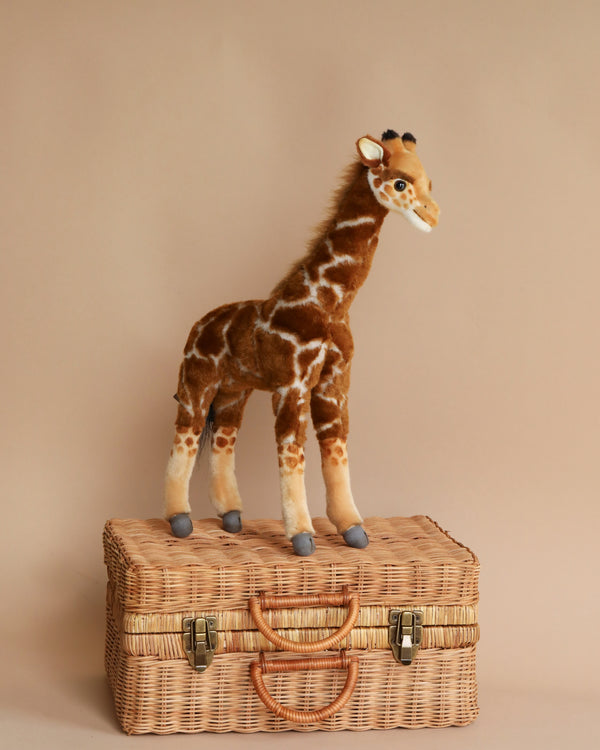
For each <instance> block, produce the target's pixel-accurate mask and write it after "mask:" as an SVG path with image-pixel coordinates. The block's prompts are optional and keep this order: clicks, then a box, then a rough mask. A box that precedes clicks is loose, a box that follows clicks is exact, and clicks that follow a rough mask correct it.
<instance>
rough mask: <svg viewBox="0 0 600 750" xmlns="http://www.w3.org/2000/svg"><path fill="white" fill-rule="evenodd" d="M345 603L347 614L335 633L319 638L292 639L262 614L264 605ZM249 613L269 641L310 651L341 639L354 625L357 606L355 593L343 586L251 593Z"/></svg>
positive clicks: (302, 650) (357, 601) (322, 649)
mask: <svg viewBox="0 0 600 750" xmlns="http://www.w3.org/2000/svg"><path fill="white" fill-rule="evenodd" d="M344 606H347V607H348V617H347V618H346V620H345V622H344V623H343V625H342V626H341V627H340V629H339V630H336V632H335V633H333V634H332V635H330V636H328V637H327V638H323V639H321V640H320V641H309V642H305V643H303V642H299V641H291V640H290V639H289V638H285V636H283V635H279V633H277V632H276V631H275V630H273V628H272V627H271V626H270V625H269V624H268V623H267V621H266V620H265V618H264V616H263V612H262V611H263V609H283V608H288V607H290V608H295V607H344ZM248 607H249V609H250V614H251V615H252V617H253V618H254V622H255V623H256V627H257V628H258V629H259V630H260V632H261V633H262V634H263V635H264V637H265V638H266V639H267V640H268V641H271V643H273V644H274V645H275V646H277V648H278V649H280V650H282V651H292V652H294V653H301V654H308V653H311V652H313V651H325V650H327V649H328V648H331V647H332V646H335V645H336V644H338V643H340V642H341V641H343V640H344V638H345V637H346V636H347V635H348V633H349V632H350V631H351V630H352V628H353V627H354V623H355V622H356V619H357V617H358V612H359V609H360V601H359V598H358V594H354V593H352V594H350V593H348V589H347V588H346V587H344V590H343V591H342V592H339V593H337V594H311V595H309V596H266V595H265V594H260V595H259V596H251V597H250V599H249V600H248Z"/></svg>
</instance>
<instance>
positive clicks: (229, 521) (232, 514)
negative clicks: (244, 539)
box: [223, 510, 242, 534]
mask: <svg viewBox="0 0 600 750" xmlns="http://www.w3.org/2000/svg"><path fill="white" fill-rule="evenodd" d="M223 528H224V529H225V531H228V532H229V533H230V534H237V533H238V531H241V530H242V519H241V517H240V512H239V510H230V511H229V512H228V513H225V515H224V516H223Z"/></svg>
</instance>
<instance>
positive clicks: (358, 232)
mask: <svg viewBox="0 0 600 750" xmlns="http://www.w3.org/2000/svg"><path fill="white" fill-rule="evenodd" d="M367 173H368V170H367V168H366V167H364V166H363V165H362V164H360V163H358V164H357V165H355V166H354V167H353V168H352V172H351V174H350V176H349V180H348V183H347V184H346V185H345V186H344V188H343V189H342V190H341V191H340V195H339V198H338V201H337V206H336V208H335V210H334V213H333V216H332V218H331V219H330V220H328V221H327V222H326V224H324V226H323V228H322V231H321V232H320V233H319V234H318V235H317V237H316V239H315V241H314V242H313V243H312V246H311V248H310V250H309V253H308V255H306V257H305V258H303V259H302V260H301V261H300V263H299V264H298V265H297V266H296V267H295V268H294V269H293V270H292V271H291V273H290V274H288V276H286V277H285V278H284V279H283V281H282V282H281V283H280V284H279V286H278V287H277V288H276V289H275V291H274V295H273V296H274V297H277V298H278V299H282V300H289V301H291V300H294V301H296V302H300V301H301V300H302V298H303V297H306V298H307V301H309V300H310V301H313V302H314V301H316V302H317V303H318V304H319V305H320V307H322V308H323V309H325V310H327V312H329V313H330V314H331V315H332V316H334V317H344V316H345V315H346V314H347V312H348V309H349V307H350V305H351V304H352V301H353V300H354V298H355V297H356V293H357V292H358V290H359V288H360V287H361V286H362V284H363V283H364V281H365V280H366V278H367V276H368V274H369V270H370V268H371V263H372V262H373V256H374V254H375V249H376V248H377V242H378V239H379V230H380V229H381V225H382V224H383V220H384V218H385V216H386V215H387V213H388V209H386V208H384V207H383V206H381V205H380V204H379V203H378V201H377V200H376V198H375V196H374V195H373V192H372V190H371V188H370V186H369V183H368V180H367Z"/></svg>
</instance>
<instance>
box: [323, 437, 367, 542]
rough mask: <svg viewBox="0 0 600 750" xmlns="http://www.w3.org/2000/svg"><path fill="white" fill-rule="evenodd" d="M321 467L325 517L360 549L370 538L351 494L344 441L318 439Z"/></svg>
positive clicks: (340, 439) (346, 540)
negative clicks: (325, 500)
mask: <svg viewBox="0 0 600 750" xmlns="http://www.w3.org/2000/svg"><path fill="white" fill-rule="evenodd" d="M319 446H320V448H321V469H322V471H323V479H324V481H325V491H326V498H327V517H328V518H329V520H330V521H331V522H332V523H333V524H334V526H335V527H336V529H337V530H338V532H339V533H340V534H341V535H342V536H343V537H344V541H345V542H346V544H347V545H348V546H350V547H358V548H359V549H362V548H363V547H366V546H367V545H368V543H369V538H368V536H367V534H366V532H365V530H364V529H363V527H362V518H361V516H360V513H359V512H358V508H357V507H356V504H355V502H354V498H353V496H352V490H351V488H350V471H349V468H348V450H347V447H346V440H343V439H342V438H339V437H327V438H323V439H320V440H319Z"/></svg>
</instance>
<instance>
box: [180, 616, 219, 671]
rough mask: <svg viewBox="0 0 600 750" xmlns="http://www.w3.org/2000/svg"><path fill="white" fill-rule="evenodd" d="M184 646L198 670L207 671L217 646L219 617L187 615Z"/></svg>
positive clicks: (184, 622) (192, 663)
mask: <svg viewBox="0 0 600 750" xmlns="http://www.w3.org/2000/svg"><path fill="white" fill-rule="evenodd" d="M183 648H184V649H185V653H186V654H187V657H188V660H189V662H190V664H191V665H192V667H193V668H194V669H195V670H196V672H204V671H206V670H207V669H208V667H210V665H211V662H212V660H213V656H214V655H215V650H216V648H217V618H216V617H185V618H184V620H183Z"/></svg>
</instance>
